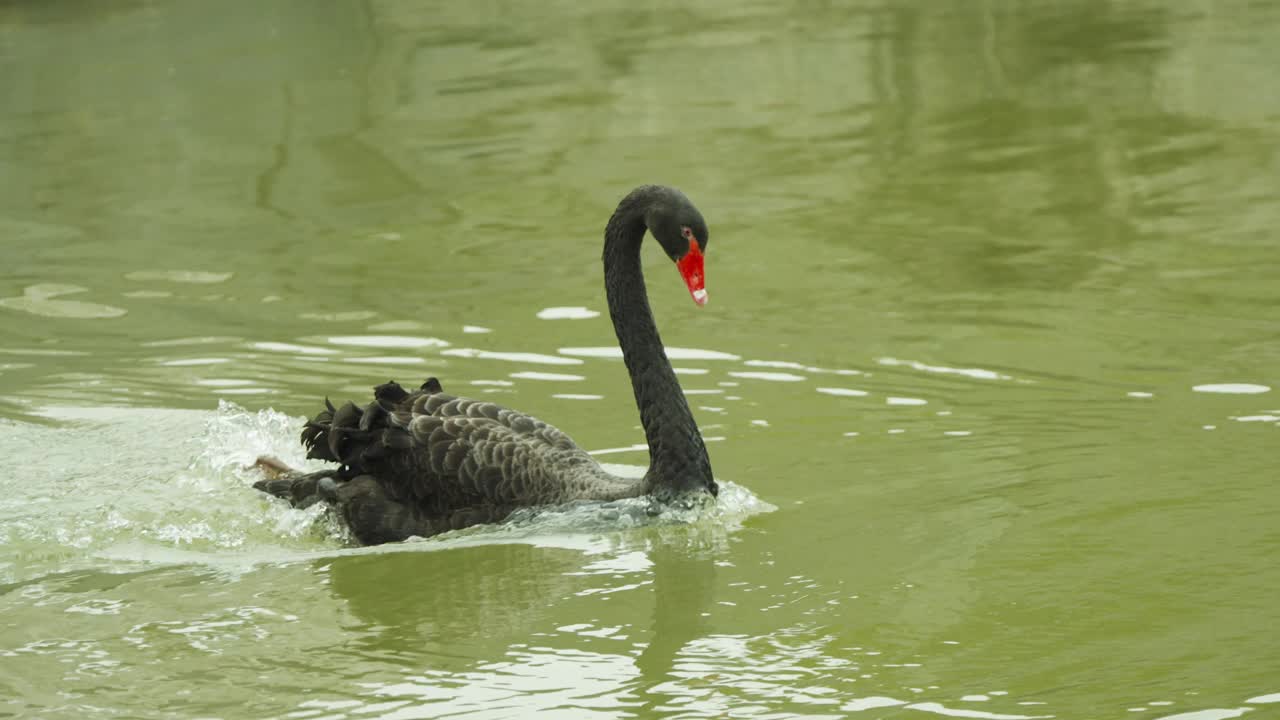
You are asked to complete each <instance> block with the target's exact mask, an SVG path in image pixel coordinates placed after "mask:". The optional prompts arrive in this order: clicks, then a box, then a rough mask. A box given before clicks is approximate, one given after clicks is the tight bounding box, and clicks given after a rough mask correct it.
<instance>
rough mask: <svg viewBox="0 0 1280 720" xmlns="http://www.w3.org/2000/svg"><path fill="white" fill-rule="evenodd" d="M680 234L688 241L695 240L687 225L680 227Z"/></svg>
mask: <svg viewBox="0 0 1280 720" xmlns="http://www.w3.org/2000/svg"><path fill="white" fill-rule="evenodd" d="M680 234H681V235H683V236H684V239H685V240H688V241H689V242H694V240H695V238H694V236H693V230H690V229H689V227H688V226H685V227H682V228H680Z"/></svg>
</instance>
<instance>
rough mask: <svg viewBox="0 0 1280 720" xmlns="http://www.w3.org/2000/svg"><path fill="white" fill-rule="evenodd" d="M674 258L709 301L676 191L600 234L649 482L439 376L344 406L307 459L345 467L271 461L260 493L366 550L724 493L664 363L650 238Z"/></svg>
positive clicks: (703, 242) (323, 426) (314, 425)
mask: <svg viewBox="0 0 1280 720" xmlns="http://www.w3.org/2000/svg"><path fill="white" fill-rule="evenodd" d="M646 229H647V230H648V231H649V232H650V233H652V234H653V237H654V238H655V239H656V240H657V241H658V243H659V244H661V245H662V249H663V250H664V251H665V252H666V253H667V255H668V256H669V257H670V258H671V259H672V260H673V261H674V262H675V264H676V268H677V269H678V270H679V271H680V275H681V276H682V277H683V278H684V281H685V284H686V285H687V286H688V288H689V292H690V294H691V295H692V296H693V299H694V301H695V302H696V303H697V304H699V305H702V304H704V303H705V302H706V301H707V291H706V289H705V288H704V286H703V278H704V275H703V252H704V251H705V250H706V247H707V239H708V235H707V226H706V223H705V222H704V221H703V219H702V215H701V213H699V212H698V209H697V208H695V207H694V206H693V203H691V202H690V201H689V199H688V198H687V197H685V196H684V194H683V193H681V192H680V191H679V190H675V189H673V188H669V187H663V186H659V185H645V186H641V187H638V188H636V189H635V190H633V191H632V192H631V193H630V194H628V195H627V196H626V197H625V198H623V199H622V201H621V202H620V203H619V204H618V209H617V210H615V211H614V213H613V216H612V217H611V218H609V223H608V225H607V226H606V227H605V232H604V285H605V294H606V296H607V297H608V301H609V316H610V318H611V319H612V320H613V328H614V331H615V332H616V333H617V335H618V344H619V345H620V346H621V348H622V356H623V360H624V361H625V363H626V366H627V372H628V373H630V375H631V387H632V389H633V390H634V392H635V398H636V405H637V406H638V407H639V409H640V422H641V424H642V425H643V426H644V434H645V439H646V440H647V441H648V444H649V470H648V472H647V473H645V475H644V477H643V478H639V479H629V478H622V477H618V476H616V475H612V474H610V473H608V472H606V471H605V470H604V469H603V468H601V467H600V464H599V463H597V462H596V461H595V459H594V458H592V457H591V456H590V455H588V454H587V453H586V452H585V451H583V450H582V449H581V448H579V447H578V446H577V445H576V444H574V442H573V440H571V439H569V436H568V435H566V434H564V433H563V432H561V431H560V430H558V429H556V428H554V427H552V426H551V425H548V424H546V423H544V422H542V421H541V420H538V419H536V418H533V417H530V416H528V415H525V414H523V413H520V412H517V411H515V410H509V409H507V408H505V407H502V406H500V405H496V404H494V403H490V402H483V401H479V400H470V399H467V398H461V397H455V396H453V395H449V394H447V393H445V392H444V390H443V389H442V388H441V386H440V383H439V382H438V381H437V380H436V379H435V378H431V379H430V380H428V381H427V382H426V383H424V384H423V385H422V387H420V388H419V389H417V390H415V391H413V392H409V391H407V390H405V389H404V388H402V387H401V386H399V385H397V384H396V383H394V382H389V383H386V384H384V385H379V386H378V387H376V388H375V389H374V400H373V402H371V403H369V404H368V405H366V406H365V407H364V408H360V407H357V406H356V405H354V404H352V403H350V402H348V403H347V404H346V405H343V406H342V407H340V408H337V409H335V408H334V407H333V405H331V404H330V403H329V402H328V401H327V400H326V401H325V405H326V407H327V409H325V410H324V411H322V412H321V413H320V414H318V415H316V416H315V418H313V419H312V420H311V421H310V422H308V423H307V424H306V426H305V427H304V428H303V430H302V443H303V445H304V446H305V447H306V448H307V457H309V458H318V459H322V460H329V461H332V462H336V463H339V466H338V467H336V468H333V469H330V470H324V471H321V472H315V473H307V474H302V473H299V472H296V471H293V470H291V469H289V468H288V467H286V466H285V465H284V464H282V463H281V462H280V461H278V460H276V459H274V458H268V457H263V458H259V459H258V462H257V463H256V465H257V466H258V467H259V468H261V469H262V470H263V471H264V472H265V473H266V475H267V477H266V479H264V480H261V481H259V482H257V483H255V484H254V487H255V488H258V489H259V490H262V491H264V492H267V493H270V494H271V495H275V496H277V497H280V498H284V499H286V500H289V501H290V502H291V503H292V504H293V505H295V506H299V507H305V506H307V505H310V504H313V503H315V502H327V503H329V504H330V505H331V506H333V507H334V508H335V509H336V510H337V512H338V514H339V516H340V517H341V518H342V520H343V521H345V523H346V525H347V526H348V527H349V528H350V530H351V533H352V535H354V536H355V539H356V540H357V541H359V542H361V543H364V544H366V545H372V544H377V543H384V542H394V541H397V540H404V539H406V538H408V537H412V536H420V537H426V536H428V535H434V534H437V533H441V532H445V531H447V530H456V529H459V528H463V527H467V526H469V525H475V524H477V523H486V522H498V521H501V520H503V519H505V518H506V517H507V516H508V515H509V514H510V513H511V512H512V511H513V510H515V509H517V508H522V507H531V506H536V505H550V504H559V503H566V502H571V501H575V500H596V501H608V500H617V499H620V498H629V497H638V496H642V495H651V496H653V497H655V498H656V499H657V500H659V501H662V502H677V501H682V500H684V499H686V498H696V497H698V496H703V497H705V496H707V495H711V496H714V495H715V494H716V493H717V486H716V482H715V480H714V479H713V478H712V476H711V461H710V459H709V458H708V457H707V449H706V446H705V445H704V444H703V442H702V435H701V434H700V433H699V432H698V426H697V423H695V422H694V419H693V414H692V413H691V412H690V411H689V404H688V402H686V400H685V397H684V393H683V392H682V391H681V389H680V383H679V382H678V381H677V380H676V375H675V372H674V371H673V370H672V369H671V362H670V361H669V360H668V359H667V355H666V351H665V350H664V349H663V346H662V339H661V338H660V337H659V336H658V329H657V327H656V326H655V325H654V322H653V313H652V311H651V310H650V309H649V299H648V295H647V293H646V291H645V283H644V275H643V274H642V272H641V268H640V243H641V241H642V240H643V239H644V235H645V230H646Z"/></svg>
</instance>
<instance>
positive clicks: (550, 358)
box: [440, 348, 582, 365]
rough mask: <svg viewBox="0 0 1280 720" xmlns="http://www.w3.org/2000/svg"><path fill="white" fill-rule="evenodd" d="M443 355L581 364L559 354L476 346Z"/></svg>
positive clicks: (449, 351) (537, 362)
mask: <svg viewBox="0 0 1280 720" xmlns="http://www.w3.org/2000/svg"><path fill="white" fill-rule="evenodd" d="M440 354H441V355H448V356H450V357H462V358H472V359H476V360H504V361H506V362H518V363H530V364H533V365H581V364H582V361H581V360H577V359H575V358H564V357H560V356H558V355H542V354H540V353H526V352H496V351H493V350H476V349H474V348H452V349H449V350H444V351H441V353H440Z"/></svg>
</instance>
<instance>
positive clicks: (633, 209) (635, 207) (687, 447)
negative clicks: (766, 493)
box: [604, 193, 716, 495]
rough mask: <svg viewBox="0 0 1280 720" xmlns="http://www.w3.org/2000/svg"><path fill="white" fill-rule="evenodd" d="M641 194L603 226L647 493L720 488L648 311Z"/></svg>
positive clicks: (612, 311)
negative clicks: (644, 446)
mask: <svg viewBox="0 0 1280 720" xmlns="http://www.w3.org/2000/svg"><path fill="white" fill-rule="evenodd" d="M644 200H645V198H644V196H643V194H641V193H633V194H632V195H630V196H628V197H627V198H626V199H624V200H623V201H622V204H621V205H619V206H618V210H617V212H615V213H614V214H613V217H612V218H610V220H609V225H608V227H607V228H606V229H605V242H604V283H605V293H606V295H607V296H608V299H609V316H610V318H612V320H613V329H614V331H615V332H616V333H617V335H618V344H619V345H620V346H621V347H622V358H623V360H624V361H625V362H626V365H627V371H628V372H629V373H630V374H631V388H632V390H633V391H634V393H635V396H636V406H637V407H638V408H639V410H640V423H641V425H642V426H643V427H644V435H645V439H646V440H647V441H648V443H649V472H648V474H647V475H646V479H647V481H648V483H649V484H650V486H651V487H650V488H648V489H649V491H650V492H654V493H656V494H659V495H661V494H664V493H665V494H671V493H681V492H686V491H690V490H706V491H709V492H712V493H714V492H716V484H715V481H714V480H713V479H712V475H711V460H710V459H709V458H708V457H707V448H706V446H705V445H704V444H703V442H702V435H701V434H700V433H699V432H698V425H697V423H695V422H694V420H693V413H691V412H690V411H689V403H688V402H687V401H686V400H685V397H684V392H683V391H681V389H680V382H679V381H678V380H676V374H675V371H674V370H672V369H671V361H670V360H668V359H667V354H666V351H665V350H664V349H663V346H662V338H661V337H659V336H658V328H657V326H656V325H655V324H654V322H653V311H652V310H650V309H649V297H648V293H647V292H646V291H645V284H644V274H643V272H642V270H641V267H640V243H641V241H642V240H643V239H644V234H645V230H646V225H645V220H644V214H645V212H646V211H647V210H648V206H647V203H645V202H644Z"/></svg>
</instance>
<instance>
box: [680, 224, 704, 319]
mask: <svg viewBox="0 0 1280 720" xmlns="http://www.w3.org/2000/svg"><path fill="white" fill-rule="evenodd" d="M676 269H677V270H679V271H680V277H682V278H684V284H685V285H688V286H689V294H690V295H692V296H693V301H694V302H696V303H698V304H699V305H706V304H707V288H706V287H705V283H706V275H705V274H703V270H702V248H700V247H698V241H697V240H690V241H689V252H687V253H685V254H684V257H682V258H680V259H679V260H677V261H676Z"/></svg>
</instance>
